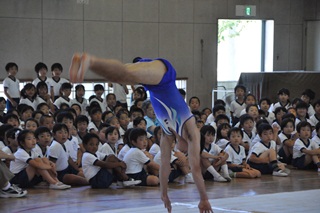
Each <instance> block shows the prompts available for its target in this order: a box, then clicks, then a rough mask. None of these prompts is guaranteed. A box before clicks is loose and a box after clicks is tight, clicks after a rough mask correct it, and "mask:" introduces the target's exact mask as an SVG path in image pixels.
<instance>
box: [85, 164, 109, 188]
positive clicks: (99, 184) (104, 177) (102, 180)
mask: <svg viewBox="0 0 320 213" xmlns="http://www.w3.org/2000/svg"><path fill="white" fill-rule="evenodd" d="M112 182H113V175H112V174H111V173H110V172H109V171H108V170H107V169H104V168H102V169H100V171H99V172H98V173H97V174H96V175H95V176H94V177H92V178H91V179H90V180H89V183H90V185H91V188H93V189H104V188H108V187H109V186H110V185H111V184H112Z"/></svg>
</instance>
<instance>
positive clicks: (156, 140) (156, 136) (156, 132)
mask: <svg viewBox="0 0 320 213" xmlns="http://www.w3.org/2000/svg"><path fill="white" fill-rule="evenodd" d="M161 134H162V129H161V127H160V126H157V127H156V128H155V129H154V137H153V138H154V142H153V144H152V146H151V147H150V149H149V153H150V154H151V155H152V156H156V154H157V153H158V152H159V151H160V139H161Z"/></svg>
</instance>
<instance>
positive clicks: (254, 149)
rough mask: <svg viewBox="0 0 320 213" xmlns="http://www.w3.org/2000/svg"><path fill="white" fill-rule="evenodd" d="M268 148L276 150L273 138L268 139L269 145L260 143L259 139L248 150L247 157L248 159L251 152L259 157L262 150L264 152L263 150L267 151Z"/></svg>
mask: <svg viewBox="0 0 320 213" xmlns="http://www.w3.org/2000/svg"><path fill="white" fill-rule="evenodd" d="M269 149H274V150H276V142H275V141H273V140H272V141H270V143H269V145H265V144H264V143H262V141H259V142H258V143H256V144H255V145H254V146H253V147H252V148H251V150H250V151H249V154H248V159H250V157H251V155H252V154H254V155H256V156H257V157H259V156H260V155H261V154H262V153H263V152H265V151H267V150H269Z"/></svg>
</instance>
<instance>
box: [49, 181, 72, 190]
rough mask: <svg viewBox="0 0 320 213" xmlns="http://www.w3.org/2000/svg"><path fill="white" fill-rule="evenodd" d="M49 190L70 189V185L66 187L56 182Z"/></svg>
mask: <svg viewBox="0 0 320 213" xmlns="http://www.w3.org/2000/svg"><path fill="white" fill-rule="evenodd" d="M49 188H50V189H70V188H71V186H70V185H66V184H64V183H61V182H58V183H56V184H50V186H49Z"/></svg>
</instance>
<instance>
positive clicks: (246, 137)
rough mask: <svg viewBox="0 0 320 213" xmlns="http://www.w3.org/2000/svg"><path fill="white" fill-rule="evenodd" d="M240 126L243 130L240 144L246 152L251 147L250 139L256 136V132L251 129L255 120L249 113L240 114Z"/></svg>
mask: <svg viewBox="0 0 320 213" xmlns="http://www.w3.org/2000/svg"><path fill="white" fill-rule="evenodd" d="M240 127H241V128H242V131H243V137H242V142H241V143H240V145H242V146H243V147H244V148H245V151H246V154H247V153H248V152H249V149H250V147H251V144H252V140H253V138H254V137H255V136H256V132H255V131H254V130H253V129H254V127H255V122H254V121H253V118H252V117H251V116H250V115H248V114H244V115H241V116H240Z"/></svg>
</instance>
